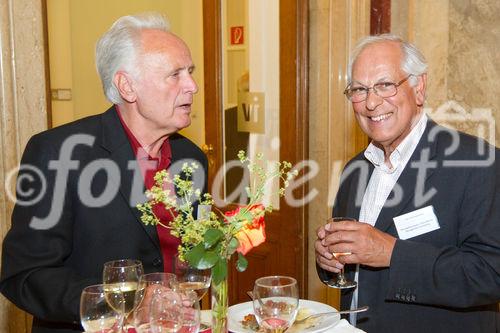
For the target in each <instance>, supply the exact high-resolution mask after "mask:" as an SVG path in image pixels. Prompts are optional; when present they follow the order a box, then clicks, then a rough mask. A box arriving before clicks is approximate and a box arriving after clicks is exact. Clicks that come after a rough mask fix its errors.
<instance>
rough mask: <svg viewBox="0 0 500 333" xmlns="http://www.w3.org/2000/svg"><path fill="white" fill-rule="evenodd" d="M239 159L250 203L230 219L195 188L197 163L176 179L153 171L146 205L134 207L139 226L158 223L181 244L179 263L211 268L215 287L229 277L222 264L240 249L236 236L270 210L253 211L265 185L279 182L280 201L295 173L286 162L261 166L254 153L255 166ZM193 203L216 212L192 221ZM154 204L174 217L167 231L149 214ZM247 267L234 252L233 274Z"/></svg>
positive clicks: (242, 157) (242, 155) (243, 157)
mask: <svg viewBox="0 0 500 333" xmlns="http://www.w3.org/2000/svg"><path fill="white" fill-rule="evenodd" d="M238 158H239V160H240V162H241V163H242V165H243V166H245V167H246V168H247V169H248V170H249V172H250V173H251V174H253V175H255V177H253V179H254V181H253V183H252V184H251V186H250V187H247V188H246V189H245V191H246V192H247V195H248V198H249V204H248V205H247V206H245V207H241V208H240V209H237V210H236V211H235V212H233V213H234V214H228V213H226V214H224V213H223V212H221V211H219V210H218V209H217V208H216V207H213V200H212V197H211V196H210V194H206V193H205V194H203V195H202V194H201V191H200V189H194V188H193V186H194V185H193V177H192V176H193V174H194V173H195V172H196V170H197V169H198V165H197V164H196V163H191V164H187V163H185V164H184V165H183V166H182V172H181V174H180V175H175V176H174V178H173V179H172V178H171V177H170V175H169V174H168V172H167V171H166V170H162V171H159V172H157V173H156V175H155V177H154V179H155V184H154V186H153V187H151V189H149V190H148V191H146V193H145V194H146V197H147V198H148V201H147V202H145V203H142V204H139V205H137V208H138V209H139V211H140V212H141V221H142V222H143V223H144V224H146V225H157V224H160V225H162V226H163V227H165V228H169V229H170V230H171V234H172V235H173V236H175V237H177V238H179V239H180V241H181V245H180V246H179V257H180V258H181V260H182V259H183V260H187V261H188V262H189V264H190V265H191V266H193V267H196V268H199V269H208V268H210V269H211V270H212V280H213V281H214V283H216V284H217V283H219V282H220V281H222V280H224V278H225V277H226V276H227V264H226V263H227V261H228V260H229V259H230V257H231V256H232V255H233V254H234V253H235V252H236V251H237V249H238V246H239V245H240V244H239V241H238V238H237V235H238V233H239V232H240V231H242V230H243V229H245V228H249V227H251V225H252V222H253V221H255V220H257V219H260V218H263V216H264V215H265V213H268V212H271V211H272V207H271V206H268V207H266V208H265V209H260V210H255V209H251V207H253V206H254V205H257V204H259V203H260V202H261V201H262V198H263V197H264V195H265V192H266V190H267V189H268V188H269V186H268V184H269V182H270V181H271V180H272V179H274V178H277V179H278V180H279V183H280V186H279V189H278V194H279V195H280V196H283V195H284V193H285V188H286V187H287V186H288V185H289V181H290V180H291V179H292V178H293V177H294V176H295V175H296V174H297V172H296V171H291V167H292V165H291V164H290V163H289V162H281V163H280V162H278V163H276V164H275V165H274V168H268V167H267V166H266V167H264V166H263V165H262V163H263V156H262V154H257V162H254V161H252V160H251V159H249V158H248V156H246V154H245V152H244V151H240V152H239V153H238ZM270 169H271V170H270ZM268 170H270V171H268ZM171 188H175V192H176V193H171V192H172V191H170V189H171ZM195 202H198V203H199V204H200V205H209V206H212V208H213V209H214V210H215V211H211V212H210V214H207V215H206V216H202V217H198V219H195V218H194V217H193V210H194V208H193V204H194V203H195ZM155 205H163V206H164V207H165V209H166V210H167V211H168V212H170V214H172V216H175V218H174V219H173V221H172V222H171V223H170V224H169V225H168V226H167V225H163V224H162V223H161V221H160V220H159V219H158V218H157V217H156V216H155V214H154V211H153V207H154V206H155ZM247 266H248V261H247V260H246V258H245V257H244V256H243V255H242V254H241V253H238V260H237V261H236V269H237V270H238V271H240V272H242V271H244V270H245V269H246V268H247Z"/></svg>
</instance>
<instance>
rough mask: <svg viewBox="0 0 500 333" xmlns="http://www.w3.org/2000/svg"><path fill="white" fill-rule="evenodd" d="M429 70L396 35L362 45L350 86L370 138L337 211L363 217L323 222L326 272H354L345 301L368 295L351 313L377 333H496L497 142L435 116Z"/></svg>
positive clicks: (353, 164)
mask: <svg viewBox="0 0 500 333" xmlns="http://www.w3.org/2000/svg"><path fill="white" fill-rule="evenodd" d="M426 72H427V63H426V61H425V59H424V57H423V55H422V54H421V53H420V51H419V50H418V49H416V48H415V47H414V46H413V45H411V44H409V43H406V42H404V41H402V40H401V39H399V38H397V37H396V36H392V35H381V36H370V37H366V38H364V39H363V40H361V41H360V42H359V43H358V46H357V47H356V48H355V50H354V52H353V55H352V57H351V62H350V65H349V68H348V82H349V85H348V86H347V88H346V90H345V95H346V97H347V98H348V99H349V100H350V101H351V102H352V106H353V109H354V113H355V115H356V119H357V121H358V123H359V125H360V127H361V129H362V130H363V131H364V132H365V133H366V134H367V135H368V137H370V139H371V143H370V144H369V146H368V147H367V149H366V150H365V151H364V152H362V153H361V154H359V155H358V156H356V157H355V158H354V159H353V160H351V161H350V162H349V163H348V164H347V166H346V167H345V169H344V172H343V174H342V180H341V185H340V188H339V191H338V193H337V197H336V199H335V205H334V210H333V216H344V217H351V218H352V217H353V218H356V219H357V221H341V222H334V223H327V224H326V225H324V226H322V227H320V228H319V229H318V231H317V236H318V239H317V240H316V242H315V249H316V262H317V269H318V274H319V276H320V278H321V280H322V281H324V282H325V283H326V284H328V282H329V281H330V280H331V279H333V278H335V275H336V273H338V272H339V271H340V269H341V268H344V269H345V271H346V274H347V277H348V279H351V280H355V281H356V282H357V284H358V285H357V288H350V289H343V290H342V298H341V307H342V308H343V309H347V308H350V307H353V308H354V307H356V306H363V305H368V306H369V307H370V309H369V311H367V312H364V313H359V314H357V316H351V317H350V320H351V323H352V324H355V325H356V326H357V327H359V328H361V329H363V330H365V331H367V332H370V333H373V332H499V331H500V316H499V313H498V305H497V303H498V302H499V300H500V212H499V209H500V193H499V188H500V187H499V168H498V165H497V164H496V162H495V157H496V156H498V153H499V150H498V149H497V148H495V147H493V146H490V145H488V144H487V143H484V142H483V141H481V140H479V139H478V138H475V137H472V136H469V135H466V134H463V133H459V132H456V131H453V130H450V129H446V128H444V127H441V126H439V125H437V124H436V123H435V122H433V121H432V120H431V119H429V118H428V117H427V115H426V114H425V113H424V111H423V104H424V101H425V90H426V81H427V74H426ZM332 253H350V254H347V255H343V256H340V257H338V258H336V257H335V256H333V255H332ZM344 265H345V267H344Z"/></svg>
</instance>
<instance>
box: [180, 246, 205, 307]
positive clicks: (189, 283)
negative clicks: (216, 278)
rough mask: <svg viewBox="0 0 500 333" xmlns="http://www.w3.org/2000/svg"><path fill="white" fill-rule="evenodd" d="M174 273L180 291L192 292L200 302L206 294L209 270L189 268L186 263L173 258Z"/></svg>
mask: <svg viewBox="0 0 500 333" xmlns="http://www.w3.org/2000/svg"><path fill="white" fill-rule="evenodd" d="M174 273H175V275H176V276H177V281H178V282H179V289H180V290H192V291H194V292H196V294H197V295H198V300H201V299H202V298H203V296H205V294H206V293H207V290H208V288H209V287H210V281H211V279H212V275H211V274H212V273H211V271H210V269H197V268H194V267H191V266H189V263H188V262H187V261H181V260H180V259H179V256H175V257H174Z"/></svg>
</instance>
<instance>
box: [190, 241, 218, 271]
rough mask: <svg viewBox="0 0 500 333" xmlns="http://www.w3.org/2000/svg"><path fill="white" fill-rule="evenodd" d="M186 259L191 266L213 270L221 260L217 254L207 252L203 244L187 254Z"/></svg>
mask: <svg viewBox="0 0 500 333" xmlns="http://www.w3.org/2000/svg"><path fill="white" fill-rule="evenodd" d="M184 257H185V258H186V260H187V261H188V262H189V265H190V266H192V267H195V268H198V269H209V268H212V267H213V266H214V265H215V263H216V262H217V260H219V256H218V255H217V252H215V251H207V250H205V246H204V245H203V244H202V243H200V244H198V245H196V246H195V247H193V248H192V249H191V250H189V251H188V252H186V254H185V255H184Z"/></svg>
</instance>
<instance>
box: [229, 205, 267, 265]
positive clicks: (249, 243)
mask: <svg viewBox="0 0 500 333" xmlns="http://www.w3.org/2000/svg"><path fill="white" fill-rule="evenodd" d="M241 208H242V207H238V208H237V209H235V210H233V211H229V212H226V213H225V214H224V215H226V216H227V217H231V216H234V215H236V214H238V213H239V212H240V210H241ZM263 210H264V206H263V205H261V204H259V205H253V206H251V207H250V209H249V211H250V212H251V214H252V215H253V216H254V217H255V218H254V219H253V220H252V224H246V225H245V226H244V227H243V228H242V229H241V230H240V231H239V232H238V233H237V234H236V235H235V237H236V238H237V239H238V242H239V246H238V248H237V249H236V251H238V252H239V253H241V254H243V255H245V254H247V253H248V252H249V251H250V250H251V249H253V248H254V247H256V246H259V245H260V244H262V243H264V241H265V240H266V224H265V222H264V216H263V215H260V213H261V212H262V211H263Z"/></svg>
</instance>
